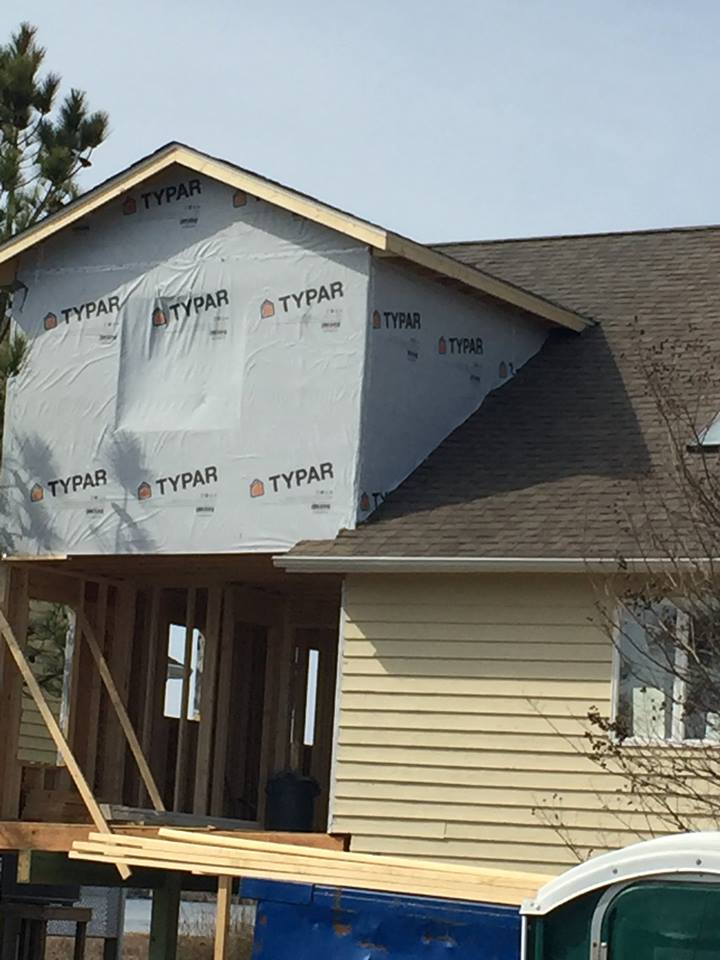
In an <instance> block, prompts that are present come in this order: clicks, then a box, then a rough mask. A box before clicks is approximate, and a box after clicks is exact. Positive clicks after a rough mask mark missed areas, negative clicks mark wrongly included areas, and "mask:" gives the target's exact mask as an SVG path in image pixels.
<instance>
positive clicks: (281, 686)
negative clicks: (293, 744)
mask: <svg viewBox="0 0 720 960" xmlns="http://www.w3.org/2000/svg"><path fill="white" fill-rule="evenodd" d="M294 662H295V629H294V627H293V625H292V623H291V622H290V617H289V614H288V611H287V610H285V611H284V612H283V620H282V628H281V632H280V645H279V649H278V655H277V663H276V665H275V671H276V672H277V688H278V699H277V711H276V720H275V748H274V752H273V756H274V759H275V767H276V768H277V769H278V770H282V769H283V768H285V767H286V766H287V765H288V763H289V762H290V710H291V705H290V697H291V691H292V678H293V666H294Z"/></svg>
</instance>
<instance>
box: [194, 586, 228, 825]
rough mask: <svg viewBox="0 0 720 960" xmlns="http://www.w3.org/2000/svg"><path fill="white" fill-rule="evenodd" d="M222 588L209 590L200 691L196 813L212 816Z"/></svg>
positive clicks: (196, 763) (195, 790) (195, 792)
mask: <svg viewBox="0 0 720 960" xmlns="http://www.w3.org/2000/svg"><path fill="white" fill-rule="evenodd" d="M222 600H223V589H222V587H210V588H209V590H208V601H207V613H206V617H205V621H206V622H205V631H204V636H205V647H204V652H203V672H202V686H201V689H200V725H199V728H198V745H197V758H196V761H195V788H194V794H193V813H197V814H203V813H207V812H208V801H209V797H208V794H209V790H210V774H211V764H212V758H213V736H214V733H215V730H216V724H215V716H216V711H215V707H216V698H217V683H218V663H219V659H220V626H221V616H222Z"/></svg>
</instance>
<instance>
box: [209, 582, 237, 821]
mask: <svg viewBox="0 0 720 960" xmlns="http://www.w3.org/2000/svg"><path fill="white" fill-rule="evenodd" d="M235 611H236V608H235V597H234V595H230V593H229V592H228V593H226V596H225V606H224V610H223V626H222V633H221V639H220V675H219V677H218V692H217V705H216V710H215V748H214V754H213V769H212V784H211V796H210V813H211V814H212V815H213V816H216V817H220V816H222V814H223V812H224V807H225V765H226V763H227V748H228V726H229V723H228V720H229V714H230V694H231V684H232V674H233V654H234V647H235V618H236V614H235Z"/></svg>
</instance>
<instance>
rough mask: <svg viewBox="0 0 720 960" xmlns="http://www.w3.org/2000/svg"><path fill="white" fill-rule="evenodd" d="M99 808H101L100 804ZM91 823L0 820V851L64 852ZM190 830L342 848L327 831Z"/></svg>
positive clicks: (139, 830) (117, 831)
mask: <svg viewBox="0 0 720 960" xmlns="http://www.w3.org/2000/svg"><path fill="white" fill-rule="evenodd" d="M101 812H102V808H101ZM159 830H160V827H159V826H157V825H155V824H152V825H143V826H138V825H132V826H131V825H129V824H122V825H119V826H118V825H117V824H115V825H113V835H117V836H123V837H149V838H151V837H157V836H158V833H159ZM92 832H93V827H92V826H91V825H90V824H87V823H38V822H37V821H31V820H0V852H6V851H10V850H45V851H51V852H56V853H67V852H68V850H70V849H71V848H72V845H73V843H75V841H76V840H87V839H88V838H89V836H90V834H91V833H92ZM193 832H194V833H198V832H208V833H210V832H214V833H222V835H223V836H226V835H230V836H242V837H250V838H251V839H254V840H266V841H271V840H274V841H276V842H278V843H283V844H291V845H293V846H295V845H299V846H301V847H309V848H312V849H323V850H342V849H343V844H344V840H343V838H341V837H337V836H330V835H329V834H327V833H267V832H264V831H257V830H252V831H250V830H248V831H242V830H241V831H238V830H232V831H226V830H222V831H217V830H215V831H210V830H208V831H203V829H202V828H200V827H193Z"/></svg>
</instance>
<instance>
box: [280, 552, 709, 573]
mask: <svg viewBox="0 0 720 960" xmlns="http://www.w3.org/2000/svg"><path fill="white" fill-rule="evenodd" d="M718 562H720V560H714V559H711V558H707V557H706V558H693V557H680V558H677V557H674V558H664V557H631V558H622V559H619V558H618V557H381V556H377V557H351V556H345V557H342V556H335V557H322V556H305V555H300V556H293V555H292V554H282V555H280V556H276V557H274V558H273V563H274V564H275V566H277V567H280V568H281V569H283V570H285V571H287V572H288V573H605V574H609V573H647V572H650V571H652V572H662V571H663V570H672V569H674V568H675V567H677V566H678V565H682V566H686V565H698V564H708V563H718Z"/></svg>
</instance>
